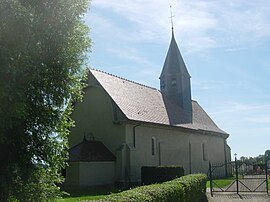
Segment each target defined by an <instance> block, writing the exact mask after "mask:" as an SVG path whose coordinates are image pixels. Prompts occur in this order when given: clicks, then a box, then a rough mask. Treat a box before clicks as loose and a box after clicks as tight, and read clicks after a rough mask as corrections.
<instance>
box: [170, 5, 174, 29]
mask: <svg viewBox="0 0 270 202" xmlns="http://www.w3.org/2000/svg"><path fill="white" fill-rule="evenodd" d="M170 11H171V17H170V18H171V24H172V33H173V17H174V16H173V15H172V6H171V5H170Z"/></svg>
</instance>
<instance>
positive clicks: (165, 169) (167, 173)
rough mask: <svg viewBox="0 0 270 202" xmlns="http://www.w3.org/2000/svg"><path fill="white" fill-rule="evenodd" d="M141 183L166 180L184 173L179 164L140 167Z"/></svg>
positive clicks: (146, 183)
mask: <svg viewBox="0 0 270 202" xmlns="http://www.w3.org/2000/svg"><path fill="white" fill-rule="evenodd" d="M141 175H142V184H143V185H148V184H154V183H160V182H166V181H169V180H173V179H175V178H178V177H181V176H183V175H184V168H183V167H181V166H158V167H149V166H143V167H142V168H141Z"/></svg>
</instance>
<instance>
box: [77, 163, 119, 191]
mask: <svg viewBox="0 0 270 202" xmlns="http://www.w3.org/2000/svg"><path fill="white" fill-rule="evenodd" d="M114 176H115V163H114V162H81V163H80V186H97V185H107V184H113V183H114V180H115V177H114Z"/></svg>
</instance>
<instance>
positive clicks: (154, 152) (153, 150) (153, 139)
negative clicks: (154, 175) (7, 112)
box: [151, 137, 157, 156]
mask: <svg viewBox="0 0 270 202" xmlns="http://www.w3.org/2000/svg"><path fill="white" fill-rule="evenodd" d="M156 147H157V146H156V138H155V137H152V139H151V153H152V155H153V156H154V155H156V149H157V148H156Z"/></svg>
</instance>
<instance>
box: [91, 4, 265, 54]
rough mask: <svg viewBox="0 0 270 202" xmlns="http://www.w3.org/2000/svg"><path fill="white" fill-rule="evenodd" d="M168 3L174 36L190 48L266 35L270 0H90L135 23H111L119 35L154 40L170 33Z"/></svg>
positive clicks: (254, 39) (163, 39)
mask: <svg viewBox="0 0 270 202" xmlns="http://www.w3.org/2000/svg"><path fill="white" fill-rule="evenodd" d="M170 4H172V5H173V13H174V16H175V17H174V24H175V30H176V35H177V38H178V39H179V40H180V41H183V43H182V44H183V47H184V48H185V49H187V50H190V51H200V50H202V49H204V50H205V49H207V48H215V47H226V48H227V49H229V50H233V49H235V48H234V47H235V46H237V49H239V48H240V49H241V48H242V45H243V44H246V43H247V42H248V43H252V42H257V41H258V39H260V38H262V37H269V36H270V21H269V17H270V12H269V11H270V1H267V0H265V1H256V2H255V1H251V2H250V1H244V0H239V1H232V0H230V1H198V0H181V1H177V2H176V1H169V2H168V1H167V0H156V1H152V0H123V1H119V0H110V1H108V0H93V2H92V6H93V7H96V8H98V9H100V11H102V12H104V13H106V12H109V13H113V14H115V15H117V16H119V17H121V18H122V19H126V20H128V21H130V24H132V25H133V26H136V28H135V29H134V30H132V31H130V30H127V29H126V27H119V26H118V27H114V28H116V29H121V31H122V32H123V33H122V35H123V36H128V37H127V38H128V39H130V40H136V41H151V40H155V41H161V42H163V43H167V42H168V38H169V34H170V32H169V27H170V21H169V15H170V10H169V5H170ZM94 20H95V19H93V21H94ZM95 25H97V24H95ZM99 26H107V25H106V24H100V25H99ZM123 26H124V25H123ZM112 31H113V30H112ZM209 32H211V33H212V34H209ZM181 39H184V40H181Z"/></svg>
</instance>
